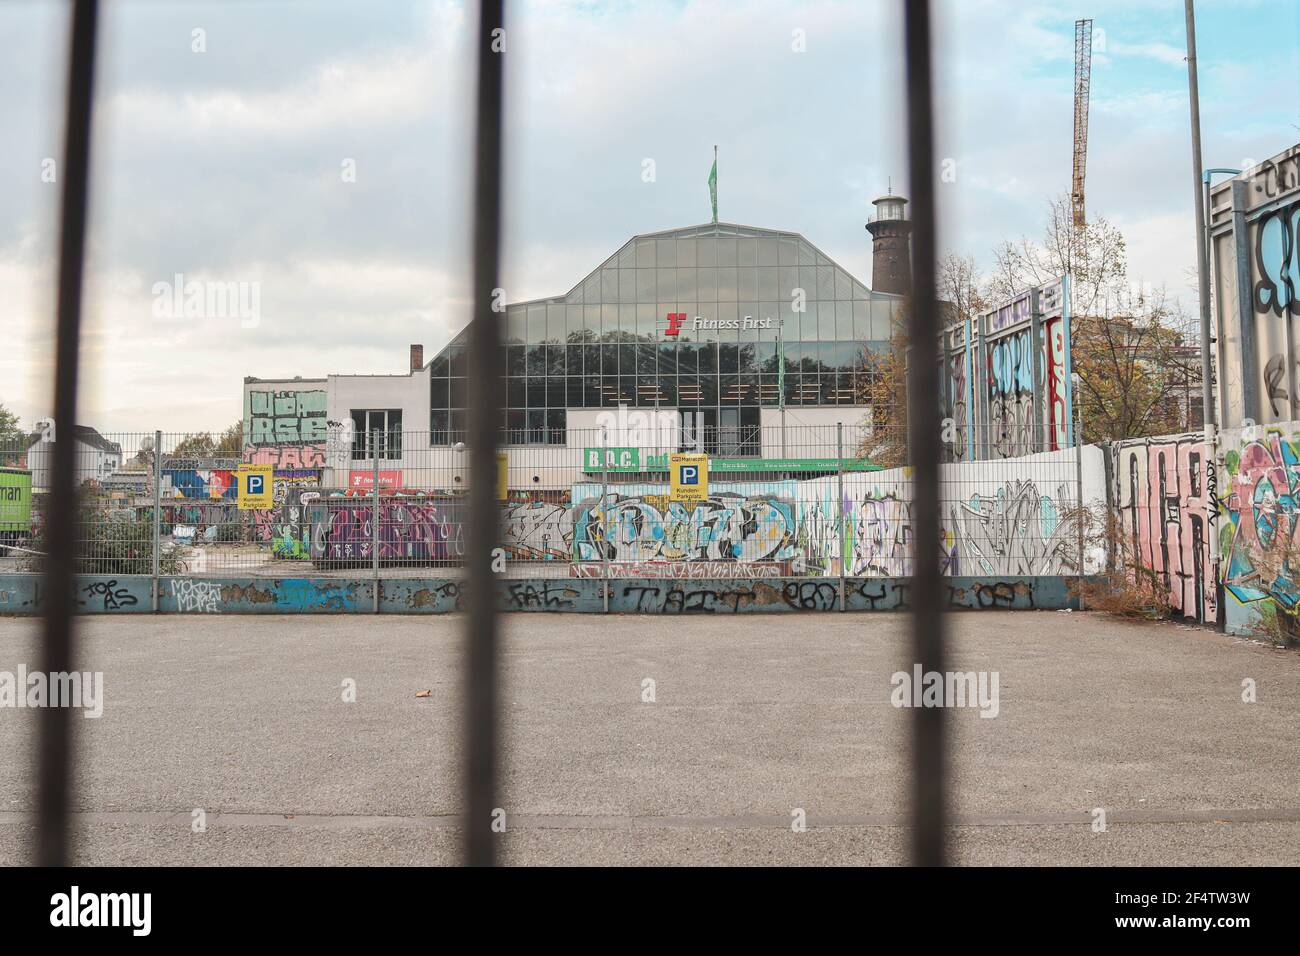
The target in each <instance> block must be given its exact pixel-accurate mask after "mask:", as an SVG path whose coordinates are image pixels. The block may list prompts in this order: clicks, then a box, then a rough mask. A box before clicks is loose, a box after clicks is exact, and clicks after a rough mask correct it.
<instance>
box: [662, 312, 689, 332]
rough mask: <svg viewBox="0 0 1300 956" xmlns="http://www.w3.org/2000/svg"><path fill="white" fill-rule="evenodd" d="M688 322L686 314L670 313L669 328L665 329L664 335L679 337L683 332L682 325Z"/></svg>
mask: <svg viewBox="0 0 1300 956" xmlns="http://www.w3.org/2000/svg"><path fill="white" fill-rule="evenodd" d="M685 321H686V313H685V312H669V313H668V328H666V329H664V335H677V334H679V333H680V332H681V330H682V323H683V322H685Z"/></svg>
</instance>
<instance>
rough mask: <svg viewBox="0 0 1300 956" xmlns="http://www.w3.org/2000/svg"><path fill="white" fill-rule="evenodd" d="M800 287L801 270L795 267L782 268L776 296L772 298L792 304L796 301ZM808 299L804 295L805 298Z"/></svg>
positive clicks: (778, 274)
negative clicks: (795, 296) (795, 297)
mask: <svg viewBox="0 0 1300 956" xmlns="http://www.w3.org/2000/svg"><path fill="white" fill-rule="evenodd" d="M798 288H800V286H799V269H798V268H797V267H795V266H782V267H781V269H779V270H778V272H777V284H776V295H774V296H773V297H772V298H774V299H781V300H783V301H785V302H790V301H792V300H793V299H794V295H795V289H798ZM807 297H808V295H807V293H804V298H805V299H806V298H807Z"/></svg>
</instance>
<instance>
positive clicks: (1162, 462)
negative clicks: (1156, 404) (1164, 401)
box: [1110, 432, 1219, 623]
mask: <svg viewBox="0 0 1300 956" xmlns="http://www.w3.org/2000/svg"><path fill="white" fill-rule="evenodd" d="M1110 451H1111V482H1112V485H1111V497H1110V501H1111V506H1112V507H1113V508H1114V509H1115V516H1116V520H1117V529H1116V530H1117V532H1118V533H1119V535H1120V537H1121V539H1122V541H1123V544H1122V545H1120V551H1121V556H1122V557H1123V558H1124V559H1125V560H1127V561H1128V562H1129V563H1130V564H1131V565H1136V566H1137V567H1130V569H1129V570H1131V571H1134V572H1135V573H1146V572H1149V573H1151V574H1154V575H1156V576H1157V577H1158V578H1159V580H1160V581H1161V582H1162V584H1163V586H1164V589H1165V592H1166V594H1167V595H1168V598H1169V603H1170V605H1171V606H1172V607H1173V608H1174V610H1175V611H1177V612H1179V613H1180V614H1182V616H1183V617H1187V618H1191V619H1192V620H1196V621H1208V622H1210V623H1216V622H1217V621H1218V620H1219V602H1218V583H1217V581H1216V571H1217V567H1218V548H1219V542H1218V538H1219V532H1218V508H1219V503H1218V500H1217V489H1218V466H1217V465H1216V463H1215V461H1214V460H1213V458H1212V457H1211V455H1210V454H1209V453H1208V448H1207V446H1206V444H1205V436H1204V434H1203V433H1201V432H1194V433H1191V434H1186V435H1164V436H1161V437H1158V438H1137V439H1131V440H1128V441H1121V442H1115V443H1113V444H1112V445H1111V449H1110ZM1139 568H1140V569H1141V572H1138V569H1139Z"/></svg>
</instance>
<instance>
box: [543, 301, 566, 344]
mask: <svg viewBox="0 0 1300 956" xmlns="http://www.w3.org/2000/svg"><path fill="white" fill-rule="evenodd" d="M567 322H568V319H567V318H566V313H565V308H564V306H562V305H548V306H547V307H546V338H547V340H548V341H551V342H563V341H564V335H565V332H566V324H567Z"/></svg>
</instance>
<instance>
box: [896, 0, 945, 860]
mask: <svg viewBox="0 0 1300 956" xmlns="http://www.w3.org/2000/svg"><path fill="white" fill-rule="evenodd" d="M904 32H905V42H904V47H905V50H906V75H907V143H908V175H909V179H910V182H911V187H912V202H913V206H912V208H913V211H914V219H913V223H912V243H913V245H912V263H913V267H912V297H911V308H910V309H909V310H908V325H909V326H910V328H909V330H908V332H909V339H910V341H911V343H912V345H913V346H914V347H919V349H920V351H919V352H918V353H917V354H918V358H919V359H920V360H918V361H915V362H911V363H909V365H908V415H907V424H908V446H909V451H910V454H909V458H910V459H911V462H912V468H913V480H914V483H913V497H912V513H913V515H914V516H915V522H914V524H915V534H914V535H913V538H912V541H913V555H912V564H913V568H912V593H911V596H910V600H911V606H912V650H913V655H914V657H913V660H914V662H915V663H916V664H918V665H920V667H921V671H922V673H929V672H937V673H940V674H941V673H943V670H944V646H943V578H942V577H941V572H940V568H939V549H938V543H939V533H940V529H939V455H940V441H941V430H942V416H941V409H940V408H939V402H938V395H939V381H938V373H939V370H938V366H937V365H936V363H935V362H934V361H926V360H925V356H926V350H928V349H932V348H934V341H935V336H936V335H938V330H939V323H938V303H937V302H936V298H937V295H936V288H935V251H936V249H937V243H936V236H935V232H936V219H935V208H934V207H935V189H934V168H935V164H934V117H933V109H934V104H933V101H932V97H933V88H932V78H931V62H930V4H929V0H906V20H905V26H904ZM912 723H913V727H912V831H911V838H912V862H913V864H914V865H917V866H941V865H943V864H944V862H945V859H946V851H945V846H944V837H945V834H944V821H945V816H946V806H945V799H944V798H945V784H946V781H945V779H944V769H945V767H944V765H945V760H944V708H942V707H915V708H913V709H912Z"/></svg>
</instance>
